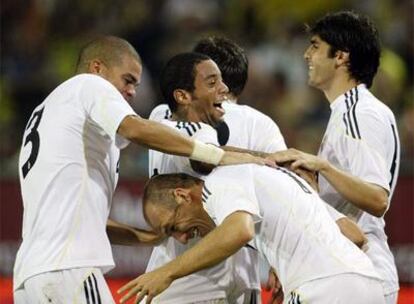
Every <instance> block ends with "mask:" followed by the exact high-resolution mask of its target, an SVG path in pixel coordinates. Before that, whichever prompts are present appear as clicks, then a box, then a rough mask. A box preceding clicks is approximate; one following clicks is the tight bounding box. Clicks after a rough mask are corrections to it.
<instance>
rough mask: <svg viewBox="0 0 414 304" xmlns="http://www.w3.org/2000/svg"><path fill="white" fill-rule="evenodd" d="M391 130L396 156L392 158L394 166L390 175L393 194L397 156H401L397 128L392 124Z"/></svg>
mask: <svg viewBox="0 0 414 304" xmlns="http://www.w3.org/2000/svg"><path fill="white" fill-rule="evenodd" d="M391 128H392V135H393V136H394V155H393V156H392V165H391V169H390V173H391V180H390V183H389V185H390V191H391V193H392V191H393V189H392V185H393V183H394V179H395V176H396V171H395V169H396V168H397V155H398V154H399V147H398V139H397V132H396V131H395V126H394V125H393V124H391Z"/></svg>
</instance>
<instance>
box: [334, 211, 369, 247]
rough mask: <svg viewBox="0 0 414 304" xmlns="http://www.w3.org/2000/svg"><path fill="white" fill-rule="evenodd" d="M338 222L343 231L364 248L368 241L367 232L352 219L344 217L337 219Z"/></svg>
mask: <svg viewBox="0 0 414 304" xmlns="http://www.w3.org/2000/svg"><path fill="white" fill-rule="evenodd" d="M336 224H337V225H338V226H339V229H340V230H341V233H342V234H343V235H344V236H345V237H346V238H348V239H349V240H350V241H351V242H352V243H354V244H355V245H357V246H358V247H359V248H362V246H364V245H365V244H366V243H367V242H368V239H367V238H366V237H365V234H364V233H363V232H362V230H361V229H360V228H359V227H358V225H357V224H356V223H355V222H353V221H352V220H351V219H349V218H347V217H342V218H340V219H338V220H337V221H336Z"/></svg>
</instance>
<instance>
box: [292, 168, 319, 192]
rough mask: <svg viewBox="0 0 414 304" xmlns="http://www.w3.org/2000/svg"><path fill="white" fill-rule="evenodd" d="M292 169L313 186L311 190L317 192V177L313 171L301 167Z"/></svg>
mask: <svg viewBox="0 0 414 304" xmlns="http://www.w3.org/2000/svg"><path fill="white" fill-rule="evenodd" d="M292 171H293V172H295V173H296V174H297V175H299V176H300V177H301V178H303V179H304V180H305V181H306V182H307V183H308V184H309V185H310V186H311V187H312V188H313V190H315V191H316V192H319V184H318V178H317V175H316V173H315V172H312V171H309V170H306V169H302V168H297V169H295V170H292Z"/></svg>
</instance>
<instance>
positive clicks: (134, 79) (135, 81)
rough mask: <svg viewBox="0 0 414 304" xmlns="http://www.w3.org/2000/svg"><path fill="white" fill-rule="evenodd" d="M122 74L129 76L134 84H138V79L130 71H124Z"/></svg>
mask: <svg viewBox="0 0 414 304" xmlns="http://www.w3.org/2000/svg"><path fill="white" fill-rule="evenodd" d="M124 76H125V77H127V78H130V80H132V82H133V83H135V84H136V85H139V82H138V79H137V78H136V77H135V76H134V75H132V74H131V73H126V74H124Z"/></svg>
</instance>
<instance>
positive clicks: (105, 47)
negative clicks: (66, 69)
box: [76, 36, 142, 102]
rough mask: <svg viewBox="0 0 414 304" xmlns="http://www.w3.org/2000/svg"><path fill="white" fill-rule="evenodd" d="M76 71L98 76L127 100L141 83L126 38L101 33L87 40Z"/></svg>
mask: <svg viewBox="0 0 414 304" xmlns="http://www.w3.org/2000/svg"><path fill="white" fill-rule="evenodd" d="M76 72H77V73H78V74H80V73H92V74H96V75H99V76H101V77H103V78H105V79H106V80H108V81H109V82H110V83H112V84H113V85H114V86H115V87H116V88H117V89H118V91H119V92H120V93H121V94H122V96H123V97H124V98H125V99H126V100H127V101H128V102H131V101H132V99H133V98H134V96H135V94H136V87H137V86H138V85H139V83H140V82H141V74H142V62H141V58H140V56H139V55H138V53H137V51H136V50H135V49H134V47H133V46H132V45H131V44H129V43H128V42H127V41H126V40H124V39H121V38H118V37H114V36H104V37H101V38H98V39H95V40H93V41H91V42H89V43H88V44H87V45H85V46H84V47H83V49H82V50H81V52H80V54H79V58H78V63H77V66H76Z"/></svg>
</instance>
